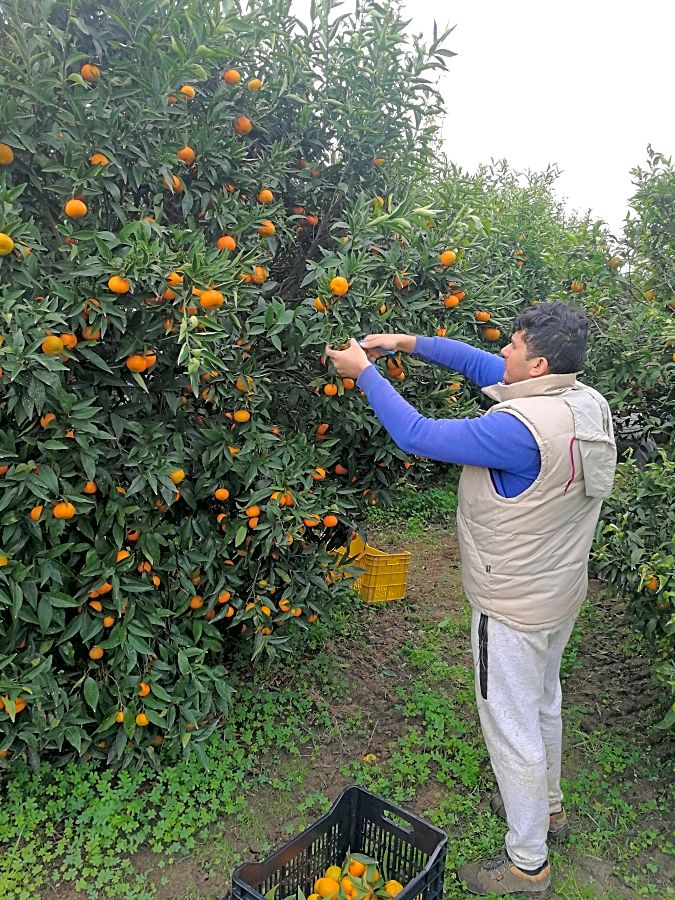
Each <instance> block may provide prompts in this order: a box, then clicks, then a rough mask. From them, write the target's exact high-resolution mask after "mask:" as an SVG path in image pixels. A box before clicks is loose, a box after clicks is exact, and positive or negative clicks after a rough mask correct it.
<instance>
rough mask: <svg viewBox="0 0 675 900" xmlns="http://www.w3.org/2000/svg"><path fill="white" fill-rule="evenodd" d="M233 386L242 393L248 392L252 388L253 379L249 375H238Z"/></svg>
mask: <svg viewBox="0 0 675 900" xmlns="http://www.w3.org/2000/svg"><path fill="white" fill-rule="evenodd" d="M235 387H236V388H237V390H238V391H241V392H242V394H248V393H250V392H251V391H252V390H253V379H252V378H251V376H250V375H239V376H238V377H237V380H236V382H235Z"/></svg>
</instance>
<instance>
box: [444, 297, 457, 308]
mask: <svg viewBox="0 0 675 900" xmlns="http://www.w3.org/2000/svg"><path fill="white" fill-rule="evenodd" d="M443 306H446V307H447V308H448V309H453V308H454V307H455V306H459V297H457V296H456V295H455V294H450V296H449V297H443Z"/></svg>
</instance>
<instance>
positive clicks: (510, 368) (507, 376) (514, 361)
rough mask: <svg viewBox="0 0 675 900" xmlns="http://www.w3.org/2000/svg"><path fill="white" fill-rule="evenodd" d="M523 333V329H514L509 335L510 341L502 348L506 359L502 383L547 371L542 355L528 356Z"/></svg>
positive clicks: (514, 381) (535, 375) (525, 378)
mask: <svg viewBox="0 0 675 900" xmlns="http://www.w3.org/2000/svg"><path fill="white" fill-rule="evenodd" d="M523 335H524V332H523V331H515V332H514V333H513V334H512V335H511V343H510V344H507V345H506V347H503V348H502V351H501V354H502V356H503V357H504V359H505V360H506V366H505V367H504V384H515V383H516V382H518V381H526V380H527V379H528V378H536V377H537V376H538V375H546V373H547V372H548V362H547V361H546V360H545V359H544V357H543V356H530V357H529V358H528V353H529V350H528V349H527V344H526V343H525V339H524V336H523Z"/></svg>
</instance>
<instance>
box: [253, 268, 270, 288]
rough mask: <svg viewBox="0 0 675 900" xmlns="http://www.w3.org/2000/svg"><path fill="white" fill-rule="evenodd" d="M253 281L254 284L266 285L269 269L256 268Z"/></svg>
mask: <svg viewBox="0 0 675 900" xmlns="http://www.w3.org/2000/svg"><path fill="white" fill-rule="evenodd" d="M251 281H252V282H253V284H264V283H265V282H266V281H267V269H266V268H265V267H264V266H256V267H255V269H254V274H253V275H252V276H251Z"/></svg>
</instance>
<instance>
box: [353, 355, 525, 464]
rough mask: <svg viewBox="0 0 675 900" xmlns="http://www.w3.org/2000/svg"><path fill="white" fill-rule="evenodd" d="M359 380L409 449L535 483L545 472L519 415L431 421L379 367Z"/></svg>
mask: <svg viewBox="0 0 675 900" xmlns="http://www.w3.org/2000/svg"><path fill="white" fill-rule="evenodd" d="M486 355H488V356H490V355H491V354H486ZM357 383H358V386H359V387H360V388H361V390H362V391H364V392H365V393H366V395H367V397H368V402H369V403H370V405H371V406H372V407H373V409H374V411H375V414H376V415H377V417H378V419H379V420H380V422H381V423H382V425H383V426H384V427H385V428H386V429H387V431H388V432H389V434H390V436H391V437H392V439H393V440H394V442H395V443H396V444H397V445H398V446H399V447H400V448H401V449H402V450H405V452H406V453H410V454H412V455H415V456H425V457H427V458H429V459H437V460H440V461H441V462H448V463H459V464H460V465H470V466H484V467H486V468H489V469H498V470H502V471H506V472H513V473H517V474H519V475H523V476H524V477H528V478H529V480H530V481H533V480H534V478H535V477H536V475H537V473H538V472H539V467H540V458H539V448H538V446H537V442H536V441H535V439H534V436H533V435H532V433H531V431H530V430H529V428H527V426H526V425H524V424H523V423H522V422H521V421H520V420H519V419H517V418H515V416H511V415H509V414H508V413H493V414H492V415H489V416H479V417H477V418H467V419H427V418H425V417H424V416H422V415H420V413H418V412H417V410H416V409H415V408H414V407H413V406H411V405H410V404H409V403H408V402H407V401H406V400H404V399H403V397H401V395H400V394H399V393H398V391H396V390H395V389H394V387H393V385H391V384H389V382H388V381H387V380H386V379H385V378H383V377H382V375H380V373H379V372H378V370H377V369H376V367H375V366H372V365H371V366H368V367H367V368H366V369H364V371H363V372H362V373H361V375H359V378H358V382H357ZM530 476H531V477H530Z"/></svg>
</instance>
